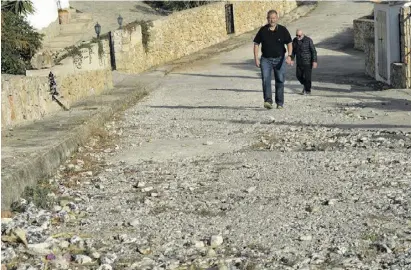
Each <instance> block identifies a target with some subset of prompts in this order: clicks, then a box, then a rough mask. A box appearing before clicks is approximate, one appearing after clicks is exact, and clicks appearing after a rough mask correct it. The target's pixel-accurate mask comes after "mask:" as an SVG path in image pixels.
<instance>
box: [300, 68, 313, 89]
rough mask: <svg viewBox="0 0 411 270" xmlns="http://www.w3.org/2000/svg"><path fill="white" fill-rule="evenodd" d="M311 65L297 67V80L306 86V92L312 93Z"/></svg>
mask: <svg viewBox="0 0 411 270" xmlns="http://www.w3.org/2000/svg"><path fill="white" fill-rule="evenodd" d="M312 70H313V68H312V66H311V65H297V79H298V81H300V83H301V84H302V85H304V91H305V92H306V93H311V74H312Z"/></svg>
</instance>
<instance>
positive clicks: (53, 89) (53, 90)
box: [49, 71, 69, 111]
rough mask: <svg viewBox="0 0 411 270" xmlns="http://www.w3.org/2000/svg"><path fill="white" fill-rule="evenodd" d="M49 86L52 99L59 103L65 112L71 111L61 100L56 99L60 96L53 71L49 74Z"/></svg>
mask: <svg viewBox="0 0 411 270" xmlns="http://www.w3.org/2000/svg"><path fill="white" fill-rule="evenodd" d="M49 86H50V94H51V99H52V100H54V101H55V102H57V104H58V105H59V106H60V107H62V108H63V109H64V110H65V111H69V109H68V108H67V107H66V106H64V104H63V103H61V101H60V100H58V99H57V98H56V96H59V95H60V94H59V93H58V92H57V84H56V80H55V79H54V74H53V73H52V72H51V71H50V73H49Z"/></svg>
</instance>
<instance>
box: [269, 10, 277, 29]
mask: <svg viewBox="0 0 411 270" xmlns="http://www.w3.org/2000/svg"><path fill="white" fill-rule="evenodd" d="M267 21H268V24H269V25H271V26H276V25H277V21H278V15H277V14H275V13H273V14H271V15H270V16H268V17H267Z"/></svg>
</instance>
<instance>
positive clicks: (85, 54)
mask: <svg viewBox="0 0 411 270" xmlns="http://www.w3.org/2000/svg"><path fill="white" fill-rule="evenodd" d="M77 46H81V44H80V45H77ZM100 46H101V49H100V54H99V45H98V43H91V42H90V43H87V45H86V46H84V47H83V48H81V47H79V48H80V49H79V51H80V52H81V54H76V55H74V56H68V57H65V58H64V59H62V60H61V62H60V63H59V64H56V65H54V60H53V59H52V57H53V55H51V53H50V52H49V51H43V52H42V53H41V54H39V55H36V57H33V58H32V60H31V63H32V65H33V66H39V67H40V66H42V67H44V66H47V68H43V69H34V70H27V71H26V76H47V75H48V73H49V72H50V71H51V72H53V73H54V74H56V75H64V74H71V73H78V72H83V71H92V70H103V69H111V59H110V47H109V41H108V40H107V39H104V40H102V41H101V44H100ZM66 52H67V51H63V52H60V54H59V55H64V54H65V53H66Z"/></svg>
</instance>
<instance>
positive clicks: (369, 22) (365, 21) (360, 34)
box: [353, 16, 374, 52]
mask: <svg viewBox="0 0 411 270" xmlns="http://www.w3.org/2000/svg"><path fill="white" fill-rule="evenodd" d="M353 28H354V49H357V50H360V51H363V52H365V47H366V46H367V45H366V42H367V40H368V39H374V19H373V18H372V17H370V16H365V17H362V18H359V19H356V20H354V22H353Z"/></svg>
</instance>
